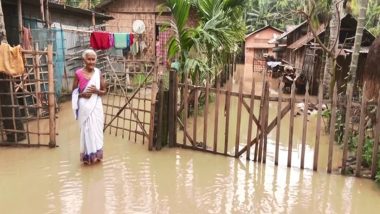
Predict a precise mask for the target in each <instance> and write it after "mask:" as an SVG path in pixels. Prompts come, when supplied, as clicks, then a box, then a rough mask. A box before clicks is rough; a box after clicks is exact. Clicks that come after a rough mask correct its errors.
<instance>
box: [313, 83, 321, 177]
mask: <svg viewBox="0 0 380 214" xmlns="http://www.w3.org/2000/svg"><path fill="white" fill-rule="evenodd" d="M322 102H323V85H322V84H320V85H319V88H318V114H317V131H316V138H315V148H314V161H313V170H314V171H317V169H318V158H319V141H320V139H321V120H322Z"/></svg>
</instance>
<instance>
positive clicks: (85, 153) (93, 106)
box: [72, 49, 106, 164]
mask: <svg viewBox="0 0 380 214" xmlns="http://www.w3.org/2000/svg"><path fill="white" fill-rule="evenodd" d="M82 57H83V60H84V65H85V66H84V67H83V68H80V69H78V70H77V71H76V72H75V78H74V84H73V94H72V104H73V109H74V110H75V116H76V119H77V120H78V121H79V125H80V159H81V161H82V162H83V163H84V164H92V163H95V162H98V161H100V160H101V159H102V158H103V126H104V115H103V106H102V99H101V96H102V95H104V94H105V93H106V86H105V81H104V78H103V76H102V74H101V72H100V70H99V69H98V68H95V64H96V57H97V56H96V53H95V51H93V50H91V49H89V50H85V51H84V52H83V55H82Z"/></svg>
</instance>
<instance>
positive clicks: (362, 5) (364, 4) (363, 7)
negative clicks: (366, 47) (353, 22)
mask: <svg viewBox="0 0 380 214" xmlns="http://www.w3.org/2000/svg"><path fill="white" fill-rule="evenodd" d="M367 8H368V0H361V1H359V17H358V25H357V26H356V34H355V42H354V50H353V53H352V57H351V64H350V71H349V73H350V75H351V83H352V84H353V85H354V86H355V82H356V72H357V69H358V61H359V52H360V47H361V44H362V38H363V29H364V25H365V18H366V13H367Z"/></svg>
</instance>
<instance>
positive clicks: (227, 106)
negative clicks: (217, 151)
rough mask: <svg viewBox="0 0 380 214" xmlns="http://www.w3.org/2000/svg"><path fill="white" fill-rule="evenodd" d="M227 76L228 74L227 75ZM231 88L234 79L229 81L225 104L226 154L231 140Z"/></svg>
mask: <svg viewBox="0 0 380 214" xmlns="http://www.w3.org/2000/svg"><path fill="white" fill-rule="evenodd" d="M226 76H227V75H226ZM231 90H232V81H228V83H227V95H226V102H225V106H224V111H225V117H226V127H225V130H224V154H227V151H228V141H229V128H230V112H231V111H230V107H231Z"/></svg>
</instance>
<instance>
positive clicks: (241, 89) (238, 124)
mask: <svg viewBox="0 0 380 214" xmlns="http://www.w3.org/2000/svg"><path fill="white" fill-rule="evenodd" d="M239 94H240V96H239V103H238V110H237V123H236V138H235V139H236V141H235V157H236V158H238V157H239V156H238V153H239V145H240V125H241V110H242V107H243V96H242V94H243V78H241V79H240V84H239Z"/></svg>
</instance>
